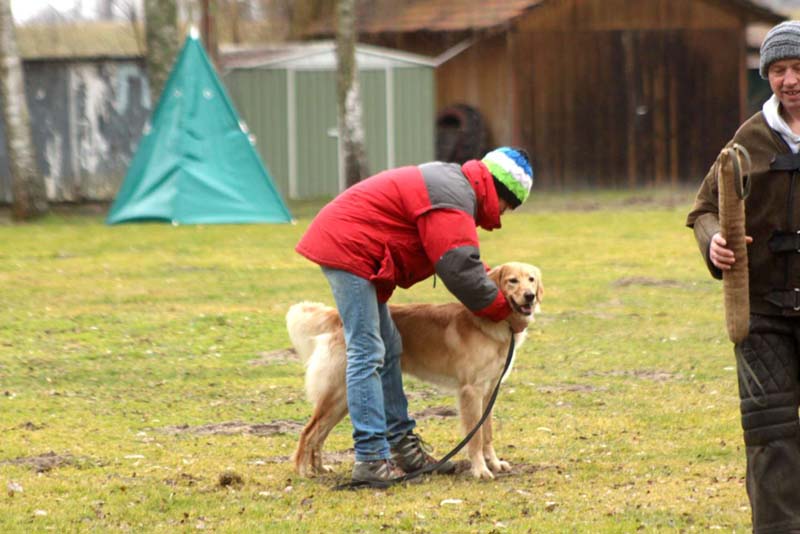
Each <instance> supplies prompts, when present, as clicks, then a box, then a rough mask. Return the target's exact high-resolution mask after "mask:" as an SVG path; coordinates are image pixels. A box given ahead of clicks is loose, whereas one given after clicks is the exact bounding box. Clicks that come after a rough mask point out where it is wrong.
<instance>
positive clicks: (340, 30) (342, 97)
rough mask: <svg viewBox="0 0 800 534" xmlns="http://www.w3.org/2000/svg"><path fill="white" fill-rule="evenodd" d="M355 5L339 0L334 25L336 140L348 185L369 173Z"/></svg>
mask: <svg viewBox="0 0 800 534" xmlns="http://www.w3.org/2000/svg"><path fill="white" fill-rule="evenodd" d="M354 4H355V0H339V5H338V7H337V24H336V57H337V59H338V70H337V93H338V95H337V96H338V103H339V142H340V143H341V147H342V151H343V152H344V154H343V155H344V177H345V184H346V186H347V187H350V186H351V185H353V184H356V183H358V182H360V181H361V180H362V179H363V178H366V177H367V175H368V174H369V173H368V170H367V156H366V151H365V150H364V128H363V126H362V123H361V115H362V112H361V95H360V91H359V84H358V66H357V65H356V29H355V12H354V11H355V5H354Z"/></svg>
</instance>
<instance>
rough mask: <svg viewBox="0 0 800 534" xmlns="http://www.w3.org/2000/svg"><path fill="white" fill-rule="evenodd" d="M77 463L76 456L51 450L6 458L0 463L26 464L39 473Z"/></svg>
mask: <svg viewBox="0 0 800 534" xmlns="http://www.w3.org/2000/svg"><path fill="white" fill-rule="evenodd" d="M75 463H76V460H75V457H74V456H72V455H70V454H56V453H55V452H53V451H50V452H46V453H44V454H40V455H38V456H23V457H20V458H14V459H12V460H5V461H3V462H0V465H2V464H10V465H26V466H29V467H30V468H32V469H33V470H35V471H36V472H37V473H46V472H48V471H51V470H53V469H55V468H56V467H61V466H64V465H74V464H75Z"/></svg>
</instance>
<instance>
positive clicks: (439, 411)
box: [411, 406, 458, 419]
mask: <svg viewBox="0 0 800 534" xmlns="http://www.w3.org/2000/svg"><path fill="white" fill-rule="evenodd" d="M456 415H458V410H456V409H455V408H453V407H452V406H430V407H428V408H425V409H424V410H422V411H419V412H415V413H413V414H411V417H413V418H414V419H429V418H431V417H438V418H440V419H444V418H446V417H455V416H456Z"/></svg>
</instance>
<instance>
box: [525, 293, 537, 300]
mask: <svg viewBox="0 0 800 534" xmlns="http://www.w3.org/2000/svg"><path fill="white" fill-rule="evenodd" d="M535 298H536V295H534V293H533V291H526V292H525V302H533V299H535Z"/></svg>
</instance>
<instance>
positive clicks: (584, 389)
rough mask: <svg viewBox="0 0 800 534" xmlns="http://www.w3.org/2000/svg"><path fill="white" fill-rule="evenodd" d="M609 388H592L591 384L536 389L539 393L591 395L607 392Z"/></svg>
mask: <svg viewBox="0 0 800 534" xmlns="http://www.w3.org/2000/svg"><path fill="white" fill-rule="evenodd" d="M607 389H608V388H607V387H604V386H602V387H598V386H591V385H589V384H551V385H548V386H540V387H538V388H536V390H537V391H541V392H542V393H563V392H575V393H591V392H593V391H605V390H607Z"/></svg>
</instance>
